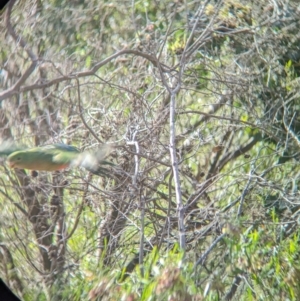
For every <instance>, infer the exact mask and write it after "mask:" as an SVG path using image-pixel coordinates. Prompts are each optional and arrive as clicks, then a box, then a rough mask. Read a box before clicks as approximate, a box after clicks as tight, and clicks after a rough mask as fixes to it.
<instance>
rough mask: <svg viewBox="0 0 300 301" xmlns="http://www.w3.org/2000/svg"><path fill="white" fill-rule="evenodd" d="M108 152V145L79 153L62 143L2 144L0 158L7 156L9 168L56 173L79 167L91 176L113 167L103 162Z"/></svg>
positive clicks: (105, 171) (103, 172)
mask: <svg viewBox="0 0 300 301" xmlns="http://www.w3.org/2000/svg"><path fill="white" fill-rule="evenodd" d="M108 151H109V146H108V145H105V146H104V147H102V148H101V149H100V150H98V151H96V152H94V153H91V152H87V151H86V152H82V153H81V152H80V151H79V150H78V149H77V148H76V147H74V146H71V145H66V144H63V143H57V144H51V145H44V146H39V147H33V148H25V147H18V146H16V145H15V144H13V143H12V142H4V143H2V145H1V147H0V156H1V155H2V156H3V155H4V156H7V164H8V166H9V167H10V168H20V169H29V170H40V171H56V170H63V169H65V168H69V167H77V166H81V167H84V168H85V169H87V170H88V171H90V172H92V173H93V174H96V175H101V174H106V173H107V172H108V170H107V169H106V168H104V167H103V165H107V164H108V165H113V164H112V163H111V162H107V161H104V160H103V159H104V157H105V156H106V155H107V153H108Z"/></svg>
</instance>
